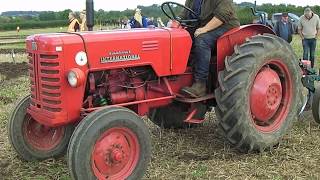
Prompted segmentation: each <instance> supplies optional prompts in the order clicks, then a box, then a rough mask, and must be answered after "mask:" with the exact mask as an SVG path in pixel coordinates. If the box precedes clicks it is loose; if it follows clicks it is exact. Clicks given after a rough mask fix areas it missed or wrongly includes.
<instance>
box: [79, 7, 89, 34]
mask: <svg viewBox="0 0 320 180" xmlns="http://www.w3.org/2000/svg"><path fill="white" fill-rule="evenodd" d="M80 19H81V24H80V31H88V27H87V13H86V10H83V11H82V12H81V13H80Z"/></svg>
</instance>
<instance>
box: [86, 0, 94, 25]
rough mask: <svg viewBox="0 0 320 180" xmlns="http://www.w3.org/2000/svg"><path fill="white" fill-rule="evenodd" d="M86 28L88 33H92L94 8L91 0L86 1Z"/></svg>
mask: <svg viewBox="0 0 320 180" xmlns="http://www.w3.org/2000/svg"><path fill="white" fill-rule="evenodd" d="M86 12H87V26H88V30H89V31H93V26H94V7H93V0H86Z"/></svg>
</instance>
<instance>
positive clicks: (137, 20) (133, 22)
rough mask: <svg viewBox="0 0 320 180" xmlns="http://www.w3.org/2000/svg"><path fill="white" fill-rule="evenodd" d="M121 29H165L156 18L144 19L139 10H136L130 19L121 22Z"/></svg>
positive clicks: (160, 20) (159, 19)
mask: <svg viewBox="0 0 320 180" xmlns="http://www.w3.org/2000/svg"><path fill="white" fill-rule="evenodd" d="M120 24H121V28H122V29H131V28H147V27H165V25H164V23H163V22H162V19H161V18H160V17H158V18H157V19H155V18H154V17H150V18H148V17H146V16H143V14H142V12H141V9H139V8H137V9H136V10H135V13H134V15H133V16H132V17H131V18H130V19H123V20H121V23H120Z"/></svg>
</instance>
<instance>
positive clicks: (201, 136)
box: [0, 32, 320, 180]
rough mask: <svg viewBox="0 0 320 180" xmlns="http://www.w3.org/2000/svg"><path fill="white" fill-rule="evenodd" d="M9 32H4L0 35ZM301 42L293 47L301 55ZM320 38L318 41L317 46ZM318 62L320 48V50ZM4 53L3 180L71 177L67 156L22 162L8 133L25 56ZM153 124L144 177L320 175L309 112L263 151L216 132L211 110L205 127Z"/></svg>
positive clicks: (0, 85) (0, 58) (0, 83)
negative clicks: (234, 144)
mask: <svg viewBox="0 0 320 180" xmlns="http://www.w3.org/2000/svg"><path fill="white" fill-rule="evenodd" d="M3 34H5V33H2V32H1V33H0V36H1V35H3ZM300 44H301V42H300V40H299V38H298V37H295V39H294V42H293V43H292V45H293V48H294V49H295V51H296V52H297V55H298V56H299V57H300V56H301V55H302V49H301V45H300ZM319 47H320V43H319V42H318V48H319ZM317 56H318V61H317V62H318V63H319V60H320V59H319V57H320V51H319V50H318V51H317ZM16 61H17V63H16V64H14V63H12V61H11V57H10V55H0V179H1V180H2V179H10V180H17V179H27V180H29V179H30V180H31V179H32V180H48V179H54V180H67V179H70V177H69V174H68V168H67V164H66V160H65V157H62V158H60V159H49V160H46V161H43V162H23V161H21V160H20V159H19V158H18V157H17V154H16V153H15V151H14V150H13V149H12V147H11V145H10V144H9V142H8V138H7V130H6V126H7V120H8V117H9V114H10V112H11V110H12V109H13V107H14V104H15V102H16V101H17V100H18V99H19V98H21V97H23V96H25V95H27V94H28V91H29V80H28V75H27V64H26V56H25V55H24V54H20V55H18V56H17V57H16ZM145 121H146V123H147V124H148V126H149V129H150V132H151V135H152V141H153V144H152V145H153V155H152V160H151V164H150V166H149V169H148V172H147V174H146V176H145V179H276V180H281V179H320V171H319V167H320V138H319V137H320V126H319V125H318V124H316V123H315V122H314V121H313V119H312V117H311V115H310V112H306V113H305V114H304V115H303V116H302V117H301V118H300V119H299V121H297V122H295V123H294V126H293V128H292V130H291V131H290V132H289V133H288V134H287V135H286V136H285V138H284V139H283V141H282V142H281V143H280V146H279V147H278V148H277V149H274V150H272V151H269V152H264V153H261V154H241V153H238V152H237V151H235V150H234V149H232V148H231V147H230V146H229V145H228V143H226V141H225V140H224V139H223V138H222V137H221V136H220V135H219V134H218V133H217V119H216V118H215V114H214V113H208V116H207V121H206V122H205V123H204V124H203V126H201V127H198V128H195V129H185V130H162V129H159V128H158V127H156V126H155V125H153V124H152V123H151V122H150V121H149V120H147V119H145Z"/></svg>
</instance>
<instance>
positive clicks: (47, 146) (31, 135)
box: [22, 115, 65, 151]
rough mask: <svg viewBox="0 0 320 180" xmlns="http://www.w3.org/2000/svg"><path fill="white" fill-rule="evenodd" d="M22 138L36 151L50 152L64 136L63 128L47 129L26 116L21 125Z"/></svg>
mask: <svg viewBox="0 0 320 180" xmlns="http://www.w3.org/2000/svg"><path fill="white" fill-rule="evenodd" d="M22 129H23V133H24V138H25V140H26V141H27V143H28V144H29V145H30V146H31V147H32V148H33V149H36V150H39V151H50V150H52V149H54V148H55V147H57V146H58V145H59V144H60V142H61V141H62V138H63V136H64V132H65V129H64V127H57V128H52V127H47V126H44V125H42V124H40V123H38V122H37V121H35V120H34V119H33V118H32V117H31V116H30V115H26V117H25V121H24V123H23V127H22Z"/></svg>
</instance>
